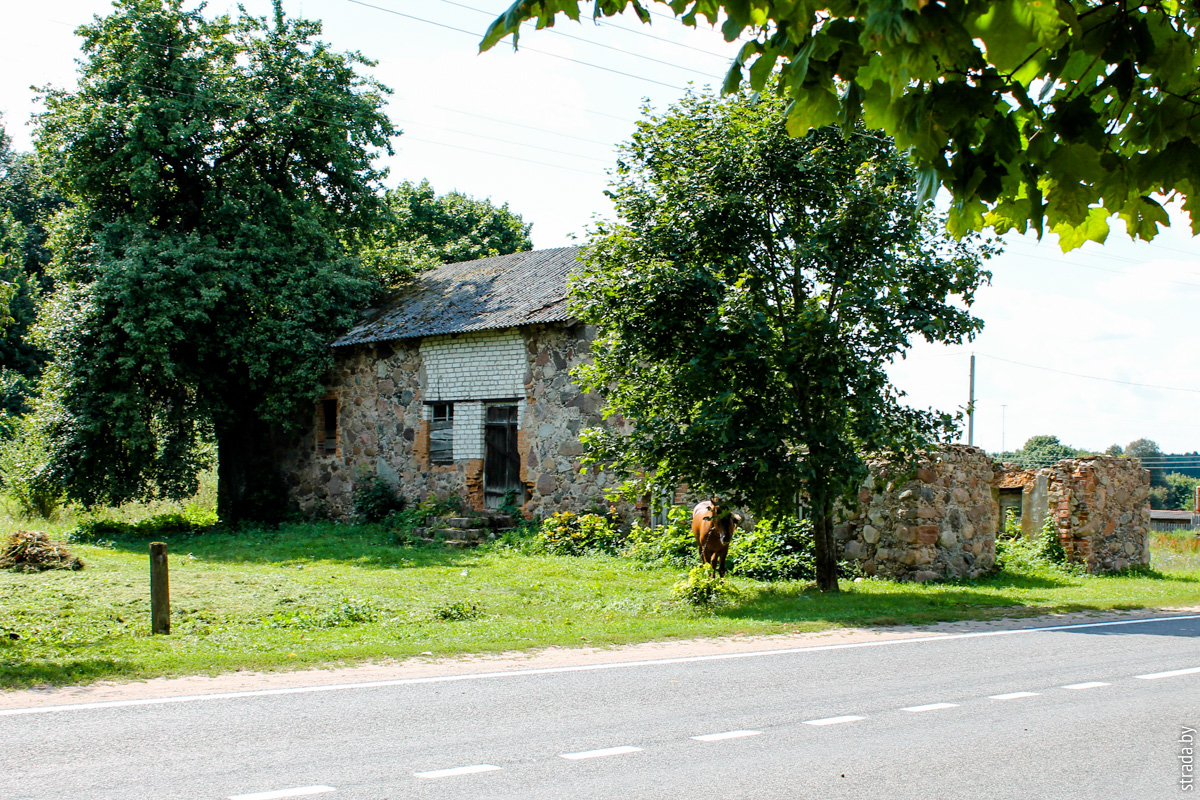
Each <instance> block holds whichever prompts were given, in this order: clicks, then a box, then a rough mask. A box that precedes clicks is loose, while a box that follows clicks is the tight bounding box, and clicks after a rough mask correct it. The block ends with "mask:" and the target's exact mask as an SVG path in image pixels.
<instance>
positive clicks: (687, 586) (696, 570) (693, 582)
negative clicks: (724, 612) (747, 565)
mask: <svg viewBox="0 0 1200 800" xmlns="http://www.w3.org/2000/svg"><path fill="white" fill-rule="evenodd" d="M739 594H740V592H739V591H738V589H737V587H736V586H734V585H733V584H732V583H731V582H729V581H727V580H725V578H723V577H720V576H718V575H717V574H716V572H714V571H713V570H712V568H711V567H709V566H708V565H706V564H699V565H697V566H694V567H692V568H691V569H690V570H688V574H687V577H686V578H684V579H683V580H681V581H679V582H678V583H676V584H675V585H674V586H672V587H671V597H672V598H674V599H675V600H679V601H680V602H683V603H686V604H688V605H690V606H698V607H700V608H716V607H720V606H726V605H729V604H730V603H732V602H733V601H734V599H736V598H737V596H738V595H739Z"/></svg>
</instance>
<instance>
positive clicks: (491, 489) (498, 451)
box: [483, 405, 525, 509]
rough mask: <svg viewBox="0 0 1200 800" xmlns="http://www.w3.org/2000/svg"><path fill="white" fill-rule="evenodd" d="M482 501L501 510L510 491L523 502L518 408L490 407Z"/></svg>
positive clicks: (487, 423)
mask: <svg viewBox="0 0 1200 800" xmlns="http://www.w3.org/2000/svg"><path fill="white" fill-rule="evenodd" d="M483 433H484V445H485V448H484V462H483V499H484V505H485V506H486V507H487V508H489V509H492V508H499V507H500V506H502V505H503V504H504V498H505V496H506V495H507V494H508V493H509V492H514V493H515V497H516V501H517V503H522V502H524V500H525V498H524V496H523V495H524V491H525V490H524V487H523V486H521V454H520V453H518V452H517V407H516V406H515V405H511V406H509V405H503V406H500V405H496V406H488V407H487V416H486V418H485V420H484V426H483Z"/></svg>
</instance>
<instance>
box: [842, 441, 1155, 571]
mask: <svg viewBox="0 0 1200 800" xmlns="http://www.w3.org/2000/svg"><path fill="white" fill-rule="evenodd" d="M870 470H871V475H870V477H869V478H868V479H867V480H866V482H865V483H864V484H863V487H862V489H861V491H860V492H859V507H858V509H857V510H854V511H849V512H844V513H843V517H844V518H843V520H842V522H841V523H840V524H839V525H838V526H837V527H836V528H835V535H836V537H837V539H838V543H839V547H840V548H841V554H842V557H843V558H844V559H845V560H849V561H852V562H855V563H857V564H858V565H859V568H860V569H861V571H862V572H863V573H864V574H867V575H879V576H881V577H887V578H893V579H898V580H915V581H929V580H937V579H944V578H958V577H968V578H970V577H976V576H978V575H981V574H983V573H985V572H988V571H990V570H992V569H993V568H994V567H995V563H996V533H997V530H998V528H999V526H1000V525H1001V524H1002V523H1001V520H1000V517H999V504H998V502H997V499H998V497H999V494H1000V491H1001V490H1002V489H1021V490H1022V497H1021V510H1022V514H1021V521H1022V531H1021V532H1022V535H1024V536H1027V537H1031V536H1036V535H1040V532H1041V525H1042V522H1043V521H1044V520H1045V519H1046V518H1047V517H1049V518H1051V519H1052V520H1053V521H1054V524H1055V526H1056V527H1057V530H1058V538H1059V542H1060V543H1061V544H1062V546H1063V549H1064V550H1065V551H1066V553H1067V558H1068V560H1069V561H1071V562H1074V563H1078V564H1081V565H1083V566H1084V567H1085V568H1086V569H1087V570H1088V571H1089V572H1092V573H1097V574H1099V573H1108V572H1120V571H1121V570H1124V569H1128V568H1129V567H1132V566H1146V565H1148V564H1149V563H1150V550H1149V523H1150V506H1149V503H1148V498H1149V492H1150V473H1149V471H1148V470H1144V469H1142V468H1141V466H1140V464H1139V463H1138V462H1137V460H1136V459H1127V458H1117V457H1113V456H1095V457H1093V458H1084V459H1067V460H1065V461H1060V462H1059V463H1058V464H1056V465H1054V466H1053V467H1045V468H1042V469H1036V470H1026V469H1022V468H1020V467H1017V466H1015V465H1012V464H1006V465H1003V466H1001V465H998V464H995V463H994V462H993V461H992V460H991V459H990V458H989V457H988V456H987V455H986V454H985V453H984V452H983V451H982V450H980V449H979V448H976V447H967V446H965V445H945V446H943V447H942V448H940V449H939V450H938V451H936V452H930V453H923V454H921V455H920V457H919V459H918V462H917V466H916V467H915V468H913V467H904V466H898V465H895V464H891V463H889V462H887V461H872V462H870Z"/></svg>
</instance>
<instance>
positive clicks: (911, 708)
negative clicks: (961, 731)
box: [900, 703, 958, 714]
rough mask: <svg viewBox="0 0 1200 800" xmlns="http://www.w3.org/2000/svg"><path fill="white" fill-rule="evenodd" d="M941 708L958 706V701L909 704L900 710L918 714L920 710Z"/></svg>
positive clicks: (939, 709)
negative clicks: (923, 704) (922, 704)
mask: <svg viewBox="0 0 1200 800" xmlns="http://www.w3.org/2000/svg"><path fill="white" fill-rule="evenodd" d="M943 708H958V703H930V704H929V705H927V706H909V707H908V708H902V709H900V710H901V711H911V712H913V713H914V714H920V713H921V712H922V711H941V710H942V709H943Z"/></svg>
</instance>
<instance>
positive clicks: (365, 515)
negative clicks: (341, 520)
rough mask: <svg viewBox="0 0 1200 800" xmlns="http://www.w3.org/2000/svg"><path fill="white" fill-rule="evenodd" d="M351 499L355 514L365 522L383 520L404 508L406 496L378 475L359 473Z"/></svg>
mask: <svg viewBox="0 0 1200 800" xmlns="http://www.w3.org/2000/svg"><path fill="white" fill-rule="evenodd" d="M351 499H352V500H353V503H354V513H355V515H356V516H357V517H358V518H359V519H361V520H363V521H364V522H382V521H383V520H385V519H387V518H388V517H390V516H391V515H392V514H395V513H397V512H399V511H403V510H404V498H403V497H401V496H400V494H399V493H398V492H396V490H395V489H393V488H392V487H391V484H389V483H388V482H387V481H385V480H384V479H383V478H381V477H379V476H378V475H359V476H358V480H356V481H355V482H354V491H353V494H352V497H351Z"/></svg>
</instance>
